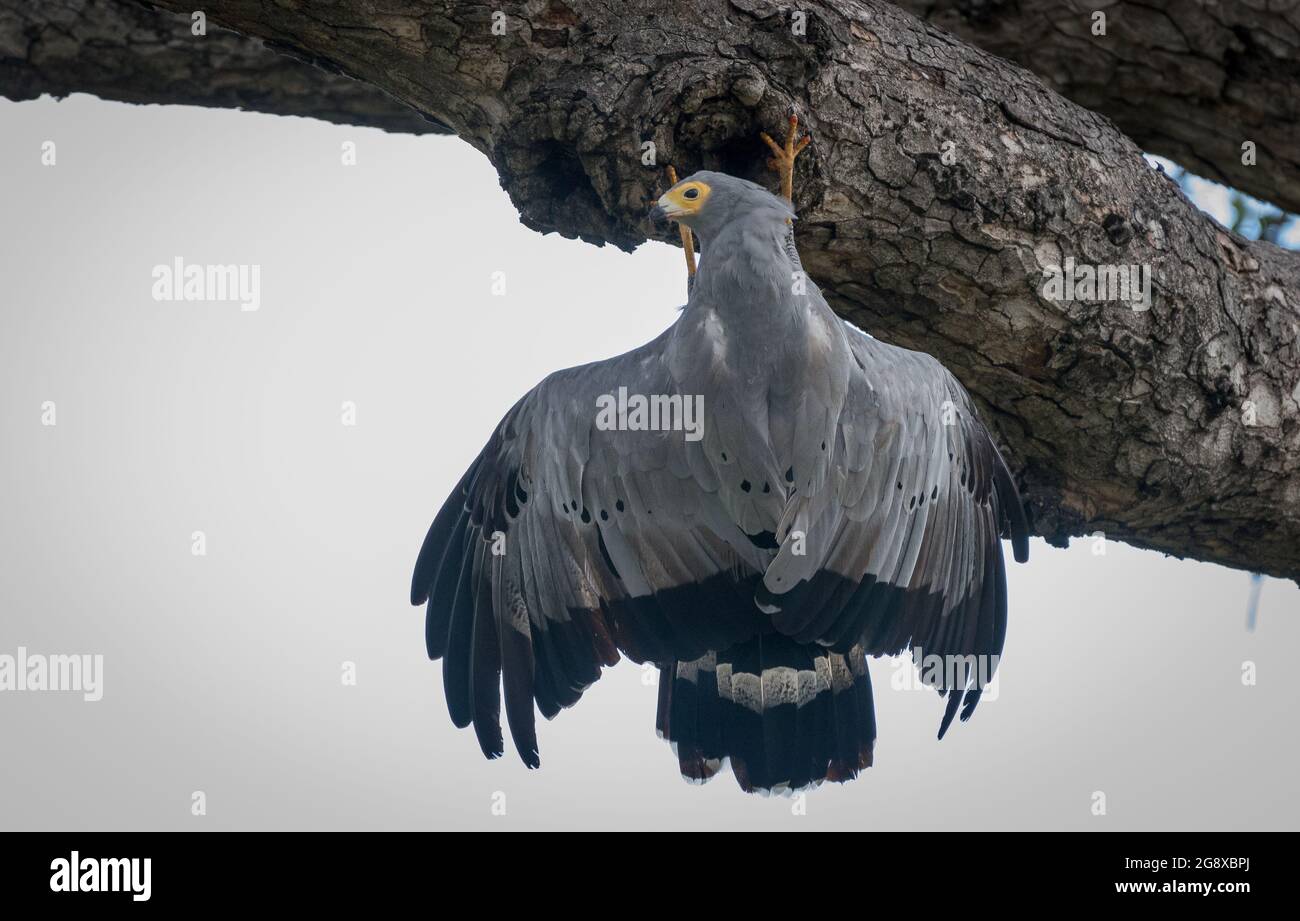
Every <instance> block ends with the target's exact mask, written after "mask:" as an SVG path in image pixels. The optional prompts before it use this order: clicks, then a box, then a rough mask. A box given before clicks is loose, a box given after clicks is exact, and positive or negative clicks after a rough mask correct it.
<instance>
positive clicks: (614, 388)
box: [411, 336, 771, 767]
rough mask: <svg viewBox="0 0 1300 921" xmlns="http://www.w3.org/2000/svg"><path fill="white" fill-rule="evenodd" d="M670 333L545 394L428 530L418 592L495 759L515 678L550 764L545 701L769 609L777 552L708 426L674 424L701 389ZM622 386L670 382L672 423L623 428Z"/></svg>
mask: <svg viewBox="0 0 1300 921" xmlns="http://www.w3.org/2000/svg"><path fill="white" fill-rule="evenodd" d="M664 338H665V337H664V336H661V337H660V338H659V339H657V340H655V341H654V342H651V343H648V344H647V345H645V346H642V347H641V348H639V349H636V350H634V351H632V352H629V353H627V354H626V355H622V356H619V357H617V358H613V359H610V360H608V361H604V362H597V363H594V364H590V365H584V366H582V367H578V368H572V369H569V370H567V371H561V372H557V373H556V374H553V375H551V376H550V377H548V378H547V379H546V380H544V381H543V382H542V383H541V384H539V385H538V386H537V387H535V388H534V389H533V390H532V391H531V392H529V393H528V394H527V395H526V396H525V397H524V398H523V399H521V400H520V401H519V402H518V403H517V404H516V405H515V406H514V407H513V408H512V409H511V410H510V412H509V413H507V414H506V417H505V418H504V419H503V420H502V421H501V423H500V425H498V426H497V429H496V431H495V432H494V433H493V435H492V437H491V439H490V440H489V442H488V444H487V446H486V447H485V448H484V449H483V451H482V453H481V454H480V455H479V456H478V458H477V459H476V460H475V461H474V463H473V464H472V465H471V467H470V469H469V470H468V471H467V472H466V473H465V475H464V477H463V478H462V479H461V482H460V484H459V485H458V486H457V488H456V490H455V491H454V492H453V494H452V496H451V497H450V498H449V499H448V500H447V502H446V504H445V505H444V506H443V507H442V510H441V511H440V512H439V513H438V515H437V517H436V518H435V519H434V522H433V525H432V527H430V529H429V533H428V536H427V537H426V538H425V541H424V546H423V547H422V548H421V550H420V556H419V559H418V561H417V562H416V566H415V574H414V577H413V579H412V584H411V602H412V603H413V604H423V603H425V602H426V601H427V603H428V612H427V615H426V620H425V634H426V643H427V647H428V652H429V657H430V658H431V659H438V658H441V659H443V681H444V685H445V688H446V697H447V706H448V709H449V710H450V712H451V717H452V721H453V722H454V723H455V724H456V725H457V726H460V727H464V726H468V725H469V724H470V723H471V722H472V723H473V724H474V728H475V732H476V733H477V735H478V739H479V743H480V745H481V747H482V748H483V752H484V754H486V755H487V756H488V757H496V756H498V755H500V754H501V752H502V739H501V729H500V719H499V713H500V699H501V698H500V691H499V688H500V687H501V686H504V690H505V704H506V716H507V720H508V722H509V725H510V730H511V734H512V736H513V738H514V741H515V747H516V748H517V749H518V750H519V753H520V756H521V757H522V758H523V760H524V761H525V763H527V764H529V765H530V766H534V767H535V766H536V765H537V764H538V763H539V762H538V755H537V738H536V731H535V724H534V717H533V703H534V701H536V704H537V707H538V709H540V710H541V712H542V714H543V715H544V716H546V717H547V718H548V719H549V718H551V717H553V716H554V715H555V714H556V713H557V712H558V711H559V710H560V708H562V707H568V706H571V705H572V704H574V703H575V702H576V701H577V700H578V698H579V697H580V696H581V695H582V692H583V691H584V690H585V689H586V688H587V687H588V686H590V685H591V684H592V682H594V681H595V680H596V679H597V678H599V677H600V670H601V667H602V666H607V665H613V664H614V663H615V662H617V661H618V658H619V651H620V650H621V651H622V652H624V653H626V654H627V655H628V656H629V657H630V658H632V659H634V660H636V661H638V662H645V661H653V662H666V661H669V660H674V659H676V660H685V661H689V660H692V659H696V658H698V657H700V656H702V655H704V653H705V652H707V651H708V650H710V649H722V648H726V647H728V646H730V645H732V644H734V643H736V642H738V641H740V640H744V639H748V638H749V637H751V636H753V635H755V634H756V633H757V632H759V630H761V629H762V628H763V627H764V626H765V625H767V624H768V621H767V618H765V617H764V616H763V615H762V614H761V612H759V611H758V610H757V609H756V608H755V606H754V603H753V593H754V589H755V588H756V586H757V583H758V580H759V578H760V575H761V573H762V571H763V569H764V568H765V566H766V563H767V561H768V559H769V558H770V557H771V551H770V550H769V551H764V550H761V549H760V548H758V547H757V546H755V544H754V543H753V542H751V541H750V540H749V539H748V538H747V537H746V536H745V534H744V533H743V532H742V531H741V530H740V529H739V528H738V527H737V526H736V525H735V524H734V523H733V522H732V519H731V517H729V516H728V515H727V513H726V511H725V509H724V506H723V504H722V502H720V501H719V498H718V488H719V484H718V480H717V478H716V476H715V474H714V472H713V468H712V467H711V466H710V465H709V464H708V462H707V461H706V458H705V457H704V454H703V450H702V448H701V444H702V442H699V441H692V440H689V439H688V438H687V437H686V436H687V432H686V431H683V430H682V426H678V427H677V429H676V430H674V429H673V428H672V424H673V416H672V412H673V410H672V407H673V406H674V405H677V406H678V407H681V406H682V404H681V400H682V399H689V398H690V397H691V395H689V394H686V395H683V394H676V393H675V391H674V390H673V384H672V380H671V378H670V376H669V375H668V374H667V373H666V371H665V370H664V368H663V364H662V362H661V360H660V355H661V349H662V343H663V341H664ZM620 388H624V393H626V394H628V395H630V396H631V397H637V396H641V397H646V398H647V399H648V398H650V397H657V398H660V403H659V406H660V409H661V410H662V412H663V413H666V418H665V416H664V415H662V414H661V417H660V418H659V420H658V421H659V423H660V427H659V429H658V430H651V429H638V428H636V427H635V426H637V424H638V420H636V419H635V418H633V419H630V420H626V422H627V424H626V425H625V426H623V427H621V428H620V427H618V426H617V425H616V426H615V427H612V428H611V427H608V426H607V424H606V423H609V422H610V421H611V419H610V415H609V412H608V409H609V405H608V401H609V400H614V401H617V397H618V394H619V392H620ZM674 396H676V397H678V398H679V399H678V401H677V403H676V404H674V403H673V400H672V397H674ZM599 400H604V401H606V402H605V406H604V409H605V413H604V415H602V411H601V410H602V405H601V403H600V402H598V401H599ZM677 418H678V420H679V421H689V420H685V419H684V417H683V416H681V415H680V410H679V415H678V416H677ZM614 421H615V422H617V416H616V415H615V417H614ZM642 421H646V422H648V421H649V420H642ZM665 426H666V429H665Z"/></svg>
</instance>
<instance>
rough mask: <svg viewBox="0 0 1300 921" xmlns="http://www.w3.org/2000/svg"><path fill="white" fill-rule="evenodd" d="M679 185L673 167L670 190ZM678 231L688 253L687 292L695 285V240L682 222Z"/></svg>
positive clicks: (678, 226)
mask: <svg viewBox="0 0 1300 921" xmlns="http://www.w3.org/2000/svg"><path fill="white" fill-rule="evenodd" d="M675 185H677V170H675V169H673V168H672V167H671V166H669V167H668V188H670V189H671V188H672V187H673V186H675ZM677 230H678V232H679V233H680V234H681V236H682V250H683V251H685V253H686V290H687V291H690V290H691V285H693V284H694V283H695V238H694V236H693V235H692V234H691V228H689V227H687V226H686V225H685V224H683V223H681V222H680V221H679V222H678V223H677Z"/></svg>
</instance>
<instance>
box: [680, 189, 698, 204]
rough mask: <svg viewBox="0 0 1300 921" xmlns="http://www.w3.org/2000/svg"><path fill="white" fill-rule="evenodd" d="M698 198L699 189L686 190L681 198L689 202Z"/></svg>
mask: <svg viewBox="0 0 1300 921" xmlns="http://www.w3.org/2000/svg"><path fill="white" fill-rule="evenodd" d="M699 197H700V190H699V189H687V190H686V191H685V192H683V193H682V198H685V199H688V200H690V201H694V200H695V199H697V198H699Z"/></svg>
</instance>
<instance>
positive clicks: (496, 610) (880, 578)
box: [411, 172, 1028, 791]
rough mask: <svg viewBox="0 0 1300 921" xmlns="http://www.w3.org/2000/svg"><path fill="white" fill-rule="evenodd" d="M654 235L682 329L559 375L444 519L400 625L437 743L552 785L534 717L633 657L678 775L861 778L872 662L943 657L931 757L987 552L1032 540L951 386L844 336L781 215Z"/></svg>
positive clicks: (747, 785)
mask: <svg viewBox="0 0 1300 921" xmlns="http://www.w3.org/2000/svg"><path fill="white" fill-rule="evenodd" d="M654 212H655V214H656V216H659V217H666V218H668V219H670V220H674V221H678V222H680V223H681V224H683V225H686V226H688V227H690V228H691V229H692V230H693V231H694V232H695V234H696V235H697V236H698V238H699V239H700V241H701V247H702V257H701V265H700V268H699V270H698V273H697V274H696V276H695V279H694V284H693V285H692V286H691V291H690V296H689V300H688V303H687V304H686V306H685V308H683V310H682V312H681V314H680V315H679V317H678V318H677V321H676V322H675V323H674V324H673V325H672V326H671V327H670V328H669V329H668V330H666V331H665V332H664V333H663V334H662V335H660V336H659V337H657V338H656V339H655V340H654V341H652V342H649V343H647V344H646V345H643V346H641V347H640V348H637V349H634V350H632V351H630V352H628V353H626V354H624V355H620V356H618V357H616V358H610V359H608V360H606V361H598V362H594V363H592V364H587V365H582V366H581V367H577V368H570V369H568V370H564V371H558V372H556V373H554V374H552V375H550V376H549V377H547V378H546V379H545V380H544V381H542V382H541V383H540V384H539V385H538V386H537V387H535V388H534V389H533V390H532V391H530V392H529V393H528V394H527V395H525V396H524V397H523V399H521V400H520V401H519V402H518V403H516V404H515V406H514V407H513V408H512V409H511V410H510V411H509V412H508V413H507V414H506V416H505V418H504V419H503V420H502V421H501V423H500V425H498V426H497V428H496V431H495V432H494V433H493V435H492V437H491V439H490V440H489V442H488V444H487V446H486V447H485V448H484V449H483V451H482V453H481V454H479V456H478V458H477V459H476V460H475V461H474V463H473V464H472V465H471V466H470V468H469V470H468V471H466V473H465V475H464V477H462V479H461V481H460V483H459V485H458V486H457V487H456V489H455V492H454V493H453V494H452V496H451V497H450V498H449V499H448V500H447V502H446V504H445V505H443V507H442V510H441V511H440V512H439V513H438V514H437V517H436V518H435V520H434V522H433V525H432V527H431V528H430V529H429V533H428V536H427V537H426V538H425V541H424V545H423V547H422V548H421V550H420V555H419V559H418V561H417V563H416V566H415V575H414V578H413V580H412V585H411V602H412V603H413V604H417V605H419V604H424V603H426V602H427V604H428V613H427V617H426V621H425V639H426V643H427V647H428V653H429V657H430V658H431V659H442V660H443V679H444V685H445V688H446V698H447V706H448V709H449V710H450V712H451V718H452V722H454V723H455V724H456V725H457V726H459V727H465V726H469V725H470V724H471V723H472V724H473V726H474V730H475V732H476V733H477V736H478V740H479V744H480V746H481V747H482V749H483V753H484V754H485V755H486V756H487V757H489V758H495V757H497V756H499V755H500V754H501V753H502V750H503V745H502V733H501V726H500V719H499V714H500V707H501V689H502V688H504V699H505V710H506V719H507V721H508V724H509V726H510V731H511V735H512V736H513V739H514V744H515V747H516V748H517V749H518V751H519V753H520V756H521V757H522V759H523V760H524V762H525V763H526V764H527V765H529V766H530V767H536V766H538V764H539V759H538V748H537V736H536V729H535V722H534V704H536V708H537V709H538V710H540V711H541V713H542V715H543V716H545V717H546V718H547V719H550V718H552V717H554V716H555V715H556V714H557V713H558V712H559V711H560V710H561V709H562V708H565V707H569V706H572V705H573V704H574V703H576V702H577V701H578V698H579V697H581V695H582V692H583V691H584V690H585V689H586V688H587V687H589V686H590V685H591V684H592V683H593V682H594V681H596V679H597V678H599V677H600V672H601V668H602V667H603V666H608V665H613V664H614V663H615V662H617V661H618V659H619V655H620V653H622V654H623V655H626V656H627V657H628V658H630V659H632V660H633V661H635V662H639V663H641V662H650V663H654V664H655V665H656V666H657V667H658V669H659V707H658V716H657V728H658V731H659V733H660V734H661V735H662V736H663V737H664V738H665V739H667V740H668V741H669V742H671V743H672V744H673V746H674V748H675V750H676V754H677V758H678V761H679V765H680V769H681V773H682V775H683V776H684V777H686V778H687V779H689V780H693V781H702V780H707V779H708V778H709V777H712V776H713V775H714V774H716V773H717V772H718V771H719V770H720V769H721V768H722V766H723V765H724V764H726V763H728V762H729V763H730V765H731V767H732V770H733V772H734V774H735V776H736V779H737V781H738V782H739V784H740V785H741V787H742V788H744V789H745V790H747V791H754V790H760V791H762V790H773V789H776V790H794V789H799V788H802V787H806V786H809V785H812V784H817V783H820V782H821V781H823V780H827V779H829V780H835V781H844V780H848V779H851V778H853V777H855V776H857V773H858V772H859V771H860V770H861V769H863V768H865V767H868V766H869V765H870V764H871V761H872V750H873V747H874V744H875V738H876V727H875V712H874V704H873V701H872V693H871V682H870V676H869V674H868V672H867V663H866V656H867V655H873V656H880V655H895V654H898V653H900V652H902V651H903V650H909V649H910V650H912V651H913V656H914V658H917V657H918V656H920V655H924V656H927V657H929V656H940V657H947V658H946V659H945V661H953V662H956V663H957V665H956V667H955V669H951V670H949V669H942V670H939V674H938V675H935V674H934V673H933V671H932V673H931V676H930V678H929V679H928V680H929V682H930V683H932V684H933V686H934V687H935V688H936V689H937V690H938V691H939V692H940V694H942V695H946V696H947V706H946V708H945V712H944V715H943V718H942V723H941V726H940V731H939V736H940V738H942V737H943V733H944V732H945V731H946V730H947V728H948V726H949V724H950V723H951V721H952V719H953V718H954V716H955V715H957V714H958V712H959V710H960V715H961V718H962V719H963V720H965V719H967V718H968V717H969V716H970V715H971V712H972V711H973V710H974V709H975V705H976V703H977V702H978V701H979V698H980V694H981V691H982V687H983V681H984V680H985V679H987V678H988V677H990V676H991V668H990V669H989V671H988V672H984V671H981V667H980V666H979V665H978V664H977V663H986V662H991V663H992V668H996V662H997V658H998V656H999V655H1000V654H1001V651H1002V645H1003V639H1004V637H1005V634H1006V621H1007V589H1006V575H1005V570H1004V565H1003V555H1002V545H1001V541H1000V536H1001V534H1002V533H1003V531H1004V530H1006V531H1008V532H1009V533H1010V535H1011V538H1012V541H1013V549H1014V552H1015V557H1016V559H1017V560H1020V561H1024V560H1025V559H1027V557H1028V543H1027V540H1028V529H1027V526H1026V521H1025V516H1024V510H1023V508H1022V506H1021V502H1020V499H1019V496H1018V495H1017V491H1016V487H1015V485H1014V483H1013V481H1012V478H1011V476H1010V474H1009V472H1008V470H1007V467H1006V465H1005V464H1004V462H1003V460H1002V457H1001V456H1000V455H999V453H998V450H997V448H996V446H995V445H994V443H993V440H992V439H991V437H990V435H989V432H988V430H987V429H986V428H985V427H984V425H983V424H982V423H981V422H980V420H979V418H978V416H977V415H976V411H975V407H974V406H973V404H972V402H971V400H970V397H969V395H968V394H967V393H966V391H965V390H964V389H963V388H962V386H961V384H959V383H958V382H957V380H956V379H955V378H954V377H953V376H952V375H951V374H950V373H948V371H947V370H946V369H945V368H944V367H943V366H942V365H940V364H939V362H938V361H936V360H935V359H934V358H931V357H930V356H928V355H925V354H922V353H920V352H913V351H909V350H907V349H902V348H898V347H896V346H891V345H886V344H885V343H882V342H879V341H877V340H875V339H873V338H871V337H870V336H868V335H866V334H864V333H863V332H861V331H859V330H858V329H856V328H855V327H853V326H851V325H850V324H848V323H846V322H844V321H843V320H841V319H840V318H839V317H838V316H836V315H835V313H834V312H832V311H831V309H830V307H829V306H827V304H826V301H825V300H824V299H823V298H822V295H821V292H820V291H819V290H818V289H817V286H816V285H815V284H813V282H812V281H811V280H808V279H806V277H805V276H804V275H803V269H802V266H801V265H800V263H799V257H798V254H797V252H796V251H795V248H794V246H793V242H792V234H791V226H792V225H791V223H790V222H791V221H792V220H793V218H794V212H793V209H792V207H791V205H790V204H789V202H787V201H786V200H784V199H782V198H778V197H777V196H776V195H773V194H772V193H770V192H768V191H767V190H765V189H764V188H762V187H761V186H759V185H756V184H754V183H752V182H747V181H745V180H741V179H736V178H734V177H731V176H727V175H724V174H722V173H716V172H698V173H695V174H694V175H692V176H689V177H687V178H686V179H684V180H682V181H681V182H678V183H676V184H675V185H673V186H672V188H671V189H669V190H668V192H667V193H665V194H664V195H663V196H662V197H661V198H660V199H659V200H658V203H657V204H656V206H655V208H654Z"/></svg>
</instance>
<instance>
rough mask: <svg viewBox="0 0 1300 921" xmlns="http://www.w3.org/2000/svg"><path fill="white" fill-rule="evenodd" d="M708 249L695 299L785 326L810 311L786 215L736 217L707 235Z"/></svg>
mask: <svg viewBox="0 0 1300 921" xmlns="http://www.w3.org/2000/svg"><path fill="white" fill-rule="evenodd" d="M702 247H703V254H702V257H701V260H700V268H699V272H698V273H697V274H696V276H695V284H694V286H693V289H692V291H691V297H690V304H688V306H687V309H688V310H689V309H691V307H692V306H694V305H701V306H703V305H707V307H708V309H710V310H712V311H714V312H716V313H717V314H718V315H719V316H722V317H724V318H725V317H730V316H737V317H738V316H739V315H741V314H743V315H744V316H745V318H746V319H747V320H749V321H755V322H756V323H758V324H764V325H768V328H769V330H770V329H771V327H772V326H776V327H778V328H779V327H783V326H786V325H787V324H789V323H790V322H792V321H795V320H798V319H799V318H800V316H802V315H803V314H804V313H805V311H806V301H807V299H806V298H803V297H799V296H798V295H799V294H800V293H802V291H803V290H804V289H805V286H806V278H805V277H804V275H803V266H802V265H800V263H799V257H798V255H797V253H796V252H795V249H794V243H793V239H792V237H791V233H790V225H789V224H787V223H786V222H785V221H783V220H781V221H777V220H773V221H764V222H762V223H748V224H746V223H735V224H730V225H728V226H726V227H724V228H722V229H721V230H720V231H719V232H718V233H717V234H716V235H715V236H713V237H710V238H706V239H704V240H703V241H702Z"/></svg>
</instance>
